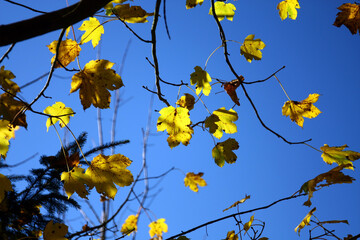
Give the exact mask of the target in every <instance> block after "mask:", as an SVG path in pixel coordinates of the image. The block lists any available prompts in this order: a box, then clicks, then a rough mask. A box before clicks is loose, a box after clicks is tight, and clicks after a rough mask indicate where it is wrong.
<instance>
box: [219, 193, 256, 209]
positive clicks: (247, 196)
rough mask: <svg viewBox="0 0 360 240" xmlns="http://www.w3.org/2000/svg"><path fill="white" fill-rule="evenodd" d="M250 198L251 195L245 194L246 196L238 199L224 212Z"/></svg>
mask: <svg viewBox="0 0 360 240" xmlns="http://www.w3.org/2000/svg"><path fill="white" fill-rule="evenodd" d="M248 199H250V195H245V197H244V198H243V199H241V200H239V201H236V202H235V203H234V204H233V205H231V206H230V207H228V208H226V209H224V210H223V212H225V211H227V210H229V209H230V208H233V207H236V206H237V205H239V204H241V203H244V202H245V201H246V200H248Z"/></svg>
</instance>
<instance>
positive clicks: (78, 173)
mask: <svg viewBox="0 0 360 240" xmlns="http://www.w3.org/2000/svg"><path fill="white" fill-rule="evenodd" d="M84 171H85V170H84V169H83V168H79V167H74V168H73V169H72V170H71V171H70V172H63V173H62V174H61V181H63V182H64V188H65V193H66V195H67V196H68V198H70V197H71V195H73V194H74V192H76V193H77V194H78V195H79V196H80V197H81V198H85V199H88V198H87V195H89V192H88V190H87V188H86V186H85V185H86V184H89V181H90V178H89V176H88V175H86V174H85V173H84Z"/></svg>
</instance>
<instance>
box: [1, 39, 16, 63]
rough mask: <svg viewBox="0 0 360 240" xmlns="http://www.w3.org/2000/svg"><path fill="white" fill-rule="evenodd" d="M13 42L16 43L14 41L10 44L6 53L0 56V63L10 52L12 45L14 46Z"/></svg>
mask: <svg viewBox="0 0 360 240" xmlns="http://www.w3.org/2000/svg"><path fill="white" fill-rule="evenodd" d="M15 44H16V43H13V44H11V46H10V47H9V48H8V50H7V51H6V53H5V54H4V55H3V56H2V57H1V59H0V63H1V62H2V61H4V59H5V58H6V57H8V55H9V53H10V52H11V50H12V49H13V47H14V46H15Z"/></svg>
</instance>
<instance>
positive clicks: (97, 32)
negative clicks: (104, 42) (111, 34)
mask: <svg viewBox="0 0 360 240" xmlns="http://www.w3.org/2000/svg"><path fill="white" fill-rule="evenodd" d="M79 30H81V31H85V33H84V34H83V35H82V36H81V42H80V45H81V44H84V43H87V42H90V41H91V43H92V45H93V47H96V46H97V45H98V44H99V41H100V39H101V34H104V27H103V26H102V25H101V24H100V22H99V20H97V19H96V18H94V17H90V18H89V20H85V21H83V23H82V24H81V26H80V27H79Z"/></svg>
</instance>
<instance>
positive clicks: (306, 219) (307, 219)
mask: <svg viewBox="0 0 360 240" xmlns="http://www.w3.org/2000/svg"><path fill="white" fill-rule="evenodd" d="M315 211H316V208H313V209H311V211H310V212H309V213H308V214H306V216H305V217H304V219H303V220H302V221H301V223H300V224H299V225H297V227H296V228H295V232H298V234H299V236H300V230H301V229H303V228H304V227H305V226H306V225H310V218H311V216H312V215H313V213H314V212H315ZM298 230H299V231H298Z"/></svg>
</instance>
